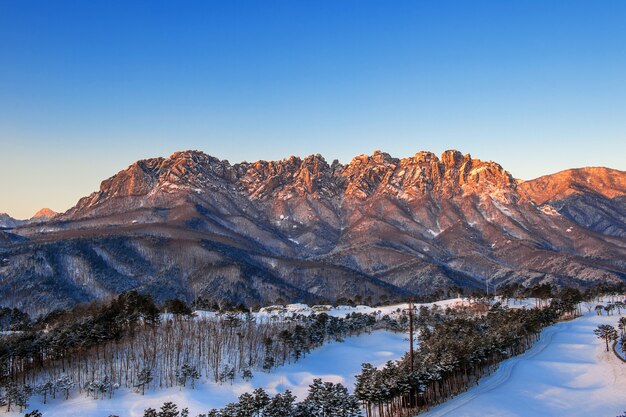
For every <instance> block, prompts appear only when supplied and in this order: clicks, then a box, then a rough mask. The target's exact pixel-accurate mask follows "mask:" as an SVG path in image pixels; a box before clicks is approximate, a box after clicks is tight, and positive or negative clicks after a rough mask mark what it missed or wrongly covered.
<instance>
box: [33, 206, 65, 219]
mask: <svg viewBox="0 0 626 417" xmlns="http://www.w3.org/2000/svg"><path fill="white" fill-rule="evenodd" d="M57 214H58V213H57V212H56V211H54V210H50V209H49V208H47V207H45V208H42V209H41V210H39V211H38V212H37V213H35V215H34V216H33V217H31V220H43V221H46V220H50V219H51V218H53V217H54V216H56V215H57Z"/></svg>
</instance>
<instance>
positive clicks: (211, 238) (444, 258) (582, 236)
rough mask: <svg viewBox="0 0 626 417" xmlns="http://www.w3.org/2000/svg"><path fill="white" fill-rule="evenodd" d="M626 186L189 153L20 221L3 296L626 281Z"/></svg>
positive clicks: (261, 293) (29, 298)
mask: <svg viewBox="0 0 626 417" xmlns="http://www.w3.org/2000/svg"><path fill="white" fill-rule="evenodd" d="M624 184H626V173H624V172H622V171H617V170H610V169H607V168H583V169H577V170H569V171H564V172H562V173H557V174H554V175H550V176H545V177H541V178H538V179H536V180H532V181H520V180H516V179H515V178H513V177H512V176H511V175H510V174H509V173H508V172H507V171H506V170H505V169H504V168H503V167H501V166H500V165H499V164H497V163H495V162H492V161H481V160H479V159H475V158H472V157H471V156H470V155H463V154H461V153H460V152H458V151H446V152H444V153H443V154H442V155H441V156H440V157H437V156H436V155H435V154H433V153H430V152H418V153H416V154H415V155H414V156H411V157H408V158H402V159H398V158H394V157H392V156H390V155H389V154H387V153H384V152H381V151H376V152H374V153H373V154H372V155H359V156H357V157H355V158H354V159H353V160H352V161H351V162H350V163H348V164H345V165H344V164H340V163H339V162H338V161H333V162H332V163H330V164H329V163H328V162H327V161H326V160H325V159H324V158H323V157H322V156H320V155H311V156H308V157H306V158H303V159H302V158H298V157H290V158H288V159H284V160H282V161H258V162H254V163H247V162H243V163H239V164H232V165H231V164H230V163H229V162H228V161H225V160H219V159H217V158H214V157H211V156H209V155H206V154H204V153H202V152H198V151H184V152H176V153H174V154H173V155H171V156H170V157H169V158H153V159H146V160H142V161H138V162H136V163H134V164H132V165H131V166H129V167H128V168H127V169H125V170H123V171H120V172H119V173H118V174H116V175H114V176H113V177H111V178H109V179H107V180H105V181H103V182H102V184H101V186H100V190H99V191H97V192H95V193H93V194H91V195H89V196H87V197H84V198H82V199H81V200H80V201H79V202H78V203H77V204H76V206H74V207H73V208H71V209H70V210H68V211H67V212H65V213H62V214H59V215H57V216H55V217H54V218H52V220H51V221H47V222H44V223H31V224H27V225H23V226H20V227H17V228H16V229H14V230H12V233H14V234H17V235H19V236H20V237H21V239H20V240H19V241H15V242H14V243H12V244H9V245H6V246H5V249H4V252H5V254H4V255H3V256H4V257H7V258H8V259H10V264H9V266H8V267H5V268H3V269H0V294H2V295H0V304H6V305H11V306H18V307H29V308H31V309H34V310H37V311H47V310H49V309H51V308H58V307H66V306H69V305H73V304H76V303H79V302H83V301H88V300H93V299H98V298H103V297H108V296H112V295H115V294H117V293H119V292H121V291H125V290H128V289H131V288H137V289H139V290H141V291H144V292H149V293H151V294H153V295H154V296H155V298H156V299H157V300H159V301H163V300H165V299H167V298H172V297H181V298H185V299H187V300H192V299H194V298H204V299H206V300H208V301H210V302H225V301H229V302H232V303H245V304H249V305H255V304H266V303H271V302H276V301H277V300H284V301H309V302H317V301H322V300H329V301H335V300H336V299H338V298H340V297H347V298H357V299H359V300H364V301H365V300H367V301H368V302H377V301H380V300H384V299H398V298H404V297H406V296H408V295H410V294H420V295H426V294H436V293H437V294H444V293H446V292H448V291H452V292H454V291H456V289H458V288H465V289H468V290H471V289H472V288H484V287H485V284H486V282H488V283H490V284H491V287H492V288H493V286H495V285H504V284H507V283H513V282H519V283H523V284H526V285H535V284H538V283H543V282H549V283H552V284H554V285H557V286H565V285H572V286H578V287H586V286H589V285H593V284H596V283H613V284H615V283H620V282H624V281H625V280H626V235H625V231H626V226H625V224H626V223H625V216H626V206H625V205H624V204H625V197H626V191H625V190H626V188H625V187H624ZM24 239H26V240H24Z"/></svg>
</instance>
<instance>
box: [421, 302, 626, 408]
mask: <svg viewBox="0 0 626 417" xmlns="http://www.w3.org/2000/svg"><path fill="white" fill-rule="evenodd" d="M619 317H620V316H617V315H614V316H596V315H595V313H594V312H591V313H588V314H586V315H585V316H583V317H580V318H578V319H576V320H573V321H569V322H562V323H557V324H555V325H554V326H551V327H549V328H547V329H545V330H544V331H543V332H542V334H541V339H540V340H539V341H538V342H537V343H536V344H535V345H534V346H533V347H532V348H531V349H529V350H528V351H527V352H525V353H524V354H523V355H520V356H517V357H514V358H511V359H508V360H506V361H504V362H502V364H501V365H500V367H499V368H498V370H497V371H496V372H495V373H494V374H492V375H490V376H488V377H486V378H483V379H482V380H481V381H480V384H479V385H477V386H474V387H473V388H471V389H470V390H469V391H467V392H465V393H463V394H460V395H458V396H456V397H455V398H453V399H451V400H449V401H447V402H446V403H444V404H441V405H440V406H438V407H435V408H433V409H431V410H429V411H428V412H426V413H422V414H419V417H444V416H445V417H477V416H480V417H561V416H567V417H615V416H618V415H621V414H622V413H623V412H624V411H626V363H623V362H621V361H620V360H619V359H618V358H617V357H616V356H615V354H614V353H613V351H612V350H611V351H609V352H606V349H605V345H604V342H603V341H602V340H599V339H597V338H596V336H595V335H594V333H593V330H594V329H595V328H596V327H597V326H598V325H600V324H610V325H613V326H616V325H617V321H618V319H619Z"/></svg>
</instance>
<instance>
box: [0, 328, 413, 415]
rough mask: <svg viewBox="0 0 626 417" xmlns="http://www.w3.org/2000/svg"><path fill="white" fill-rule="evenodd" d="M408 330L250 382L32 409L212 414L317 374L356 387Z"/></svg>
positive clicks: (325, 349) (317, 354)
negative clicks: (366, 368)
mask: <svg viewBox="0 0 626 417" xmlns="http://www.w3.org/2000/svg"><path fill="white" fill-rule="evenodd" d="M408 344H409V342H408V339H407V338H406V335H404V334H398V333H392V332H388V331H375V332H373V333H371V334H362V335H360V336H355V337H350V338H347V339H345V341H344V342H333V343H328V344H326V345H324V346H322V347H320V348H319V349H316V350H314V351H312V352H311V353H310V354H308V355H307V356H306V357H305V358H303V359H301V360H299V361H298V362H297V363H293V364H289V365H285V366H282V367H280V368H277V369H275V370H274V371H272V373H271V374H267V373H263V372H258V373H255V374H254V378H253V379H252V380H250V381H248V382H244V381H236V382H235V383H234V384H233V385H230V384H224V385H221V386H220V385H217V384H214V383H208V382H204V383H200V384H198V385H197V386H196V389H195V390H192V389H190V388H186V389H182V390H180V389H179V388H173V389H168V390H159V391H154V390H151V391H150V392H146V395H145V396H142V395H141V394H137V393H134V392H130V391H127V390H119V391H116V393H115V396H114V397H113V400H94V399H90V398H86V397H85V396H81V395H78V394H76V393H75V394H74V397H73V398H70V400H69V401H62V400H58V399H57V400H53V401H51V402H49V403H48V404H47V405H43V404H41V403H40V402H39V400H38V398H37V399H36V398H33V401H31V403H30V408H29V409H39V411H41V412H43V415H44V417H107V416H109V415H111V414H115V415H119V416H120V417H138V416H143V410H144V409H146V408H148V407H152V408H157V409H158V408H159V407H160V406H161V404H163V402H165V401H173V402H175V403H177V404H178V405H179V406H180V407H181V408H182V407H189V411H190V416H196V415H197V414H199V413H206V412H207V411H208V410H209V409H210V408H214V407H222V406H224V405H225V404H226V403H228V402H231V401H234V400H235V399H236V398H237V397H238V396H239V395H241V394H243V393H245V392H251V391H253V390H254V389H255V388H259V387H261V388H263V389H265V390H266V391H267V392H268V393H270V394H275V393H277V392H282V391H284V390H286V389H289V390H291V391H292V392H293V393H294V395H296V396H298V398H301V399H303V398H304V397H306V392H307V389H308V386H309V384H311V383H312V382H313V379H314V378H322V379H323V380H324V381H332V382H341V383H342V384H344V385H346V386H348V387H350V388H352V387H353V386H354V382H355V376H356V375H357V374H359V373H360V372H361V364H362V363H363V362H369V363H372V364H374V365H377V366H378V365H383V364H384V363H385V362H387V361H388V360H393V359H399V358H400V357H402V355H404V353H405V352H406V351H407V350H408ZM3 415H7V416H11V417H13V416H15V417H17V416H23V415H24V413H22V414H20V413H7V414H3Z"/></svg>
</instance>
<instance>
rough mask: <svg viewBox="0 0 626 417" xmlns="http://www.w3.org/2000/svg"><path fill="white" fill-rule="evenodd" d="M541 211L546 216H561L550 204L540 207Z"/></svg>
mask: <svg viewBox="0 0 626 417" xmlns="http://www.w3.org/2000/svg"><path fill="white" fill-rule="evenodd" d="M539 210H541V211H542V212H543V213H544V214H547V215H548V216H560V215H561V214H560V213H559V212H558V211H557V210H556V209H555V208H554V207H552V206H551V205H549V204H544V205H543V206H541V207H539Z"/></svg>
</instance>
